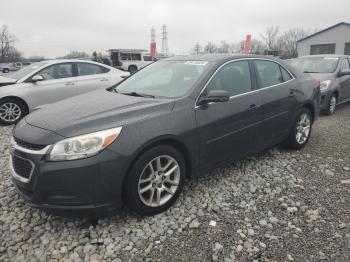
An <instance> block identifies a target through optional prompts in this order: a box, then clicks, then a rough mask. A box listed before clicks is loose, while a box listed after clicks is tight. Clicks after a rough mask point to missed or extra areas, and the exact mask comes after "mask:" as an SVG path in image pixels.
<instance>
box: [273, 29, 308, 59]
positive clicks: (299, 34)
mask: <svg viewBox="0 0 350 262" xmlns="http://www.w3.org/2000/svg"><path fill="white" fill-rule="evenodd" d="M308 35H310V32H309V31H305V30H304V29H301V28H292V29H289V30H288V31H285V32H284V33H283V34H282V35H281V37H280V38H279V41H278V46H279V48H280V50H281V51H282V52H283V55H284V56H285V57H286V58H294V57H297V56H298V49H297V41H298V40H299V39H301V38H303V37H306V36H308Z"/></svg>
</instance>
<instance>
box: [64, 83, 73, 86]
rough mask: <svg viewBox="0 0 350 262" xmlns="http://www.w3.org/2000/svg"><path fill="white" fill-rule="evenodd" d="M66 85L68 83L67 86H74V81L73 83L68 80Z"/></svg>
mask: <svg viewBox="0 0 350 262" xmlns="http://www.w3.org/2000/svg"><path fill="white" fill-rule="evenodd" d="M65 85H66V86H73V85H74V83H73V82H67V83H66V84H65Z"/></svg>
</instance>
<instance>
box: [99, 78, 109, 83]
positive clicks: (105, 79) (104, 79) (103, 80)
mask: <svg viewBox="0 0 350 262" xmlns="http://www.w3.org/2000/svg"><path fill="white" fill-rule="evenodd" d="M100 81H101V82H105V81H108V79H107V78H102V79H101V80H100Z"/></svg>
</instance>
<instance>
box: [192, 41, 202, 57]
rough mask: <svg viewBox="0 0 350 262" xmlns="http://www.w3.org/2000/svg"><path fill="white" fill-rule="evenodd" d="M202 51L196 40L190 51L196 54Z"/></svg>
mask: <svg viewBox="0 0 350 262" xmlns="http://www.w3.org/2000/svg"><path fill="white" fill-rule="evenodd" d="M201 52H202V46H201V45H200V44H199V43H198V42H197V44H195V46H194V47H193V48H192V53H193V54H195V55H198V54H200V53H201Z"/></svg>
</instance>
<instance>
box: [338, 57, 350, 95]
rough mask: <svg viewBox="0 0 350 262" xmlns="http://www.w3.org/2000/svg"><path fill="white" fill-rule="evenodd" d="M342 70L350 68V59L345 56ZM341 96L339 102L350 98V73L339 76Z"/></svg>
mask: <svg viewBox="0 0 350 262" xmlns="http://www.w3.org/2000/svg"><path fill="white" fill-rule="evenodd" d="M340 70H350V64H349V60H348V59H347V58H344V59H343V60H342V61H341V64H340ZM339 86H340V97H339V100H340V101H339V102H342V101H344V100H348V99H350V75H344V76H340V77H339Z"/></svg>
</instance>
